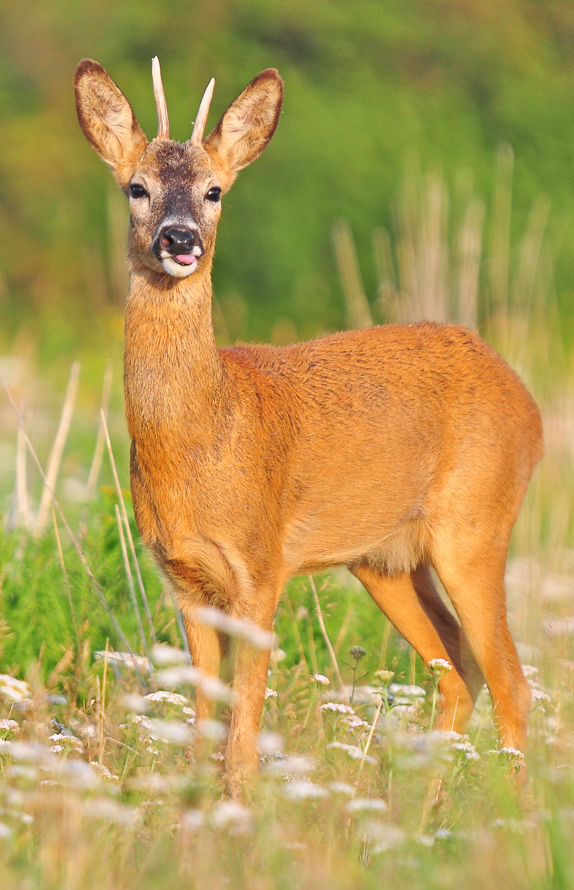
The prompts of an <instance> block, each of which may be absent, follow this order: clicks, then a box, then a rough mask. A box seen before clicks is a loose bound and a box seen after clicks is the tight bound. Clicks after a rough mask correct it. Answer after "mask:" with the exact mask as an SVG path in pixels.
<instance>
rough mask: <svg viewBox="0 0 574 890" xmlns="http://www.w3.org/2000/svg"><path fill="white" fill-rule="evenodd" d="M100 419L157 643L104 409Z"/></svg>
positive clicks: (151, 627)
mask: <svg viewBox="0 0 574 890" xmlns="http://www.w3.org/2000/svg"><path fill="white" fill-rule="evenodd" d="M100 419H101V425H102V428H103V430H104V436H105V440H106V445H107V448H108V455H109V458H110V464H111V467H112V473H113V476H114V484H115V486H116V492H117V495H118V498H119V501H120V505H121V510H122V518H123V521H124V528H125V531H126V536H127V539H128V541H129V544H130V552H131V555H132V560H133V563H134V568H135V572H136V578H137V582H138V587H139V591H140V594H141V598H142V602H143V604H144V609H145V613H146V616H147V620H148V624H149V629H150V633H151V637H152V640H153V642H154V643H155V642H157V639H156V634H155V628H154V626H153V620H152V617H151V609H150V607H149V601H148V598H147V595H146V592H145V586H144V583H143V578H142V575H141V571H140V567H139V562H138V558H137V555H136V548H135V545H134V539H133V536H132V531H131V528H130V523H129V519H128V513H127V510H126V504H125V501H124V495H123V491H122V487H121V485H120V479H119V476H118V471H117V468H116V462H115V459H114V452H113V449H112V442H111V439H110V433H109V430H108V424H107V422H106V415H105V414H104V412H103V411H100Z"/></svg>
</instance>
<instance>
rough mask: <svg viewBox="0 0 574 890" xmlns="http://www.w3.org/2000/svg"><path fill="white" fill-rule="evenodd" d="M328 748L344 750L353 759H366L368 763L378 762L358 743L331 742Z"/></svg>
mask: <svg viewBox="0 0 574 890" xmlns="http://www.w3.org/2000/svg"><path fill="white" fill-rule="evenodd" d="M327 748H336V749H337V750H338V751H344V752H345V754H348V755H349V757H351V758H352V759H353V760H364V761H365V762H366V763H376V762H377V761H376V760H375V758H374V757H371V755H370V754H364V753H363V752H362V751H361V749H360V748H359V747H357V745H345V744H344V743H343V742H331V743H330V744H329V745H327Z"/></svg>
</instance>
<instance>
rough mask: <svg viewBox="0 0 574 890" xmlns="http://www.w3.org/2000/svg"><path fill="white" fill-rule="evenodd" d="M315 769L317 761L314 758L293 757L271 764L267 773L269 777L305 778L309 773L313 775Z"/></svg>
mask: <svg viewBox="0 0 574 890" xmlns="http://www.w3.org/2000/svg"><path fill="white" fill-rule="evenodd" d="M314 769H315V761H314V760H313V758H312V757H302V756H292V757H285V758H284V759H283V760H277V761H275V762H274V763H270V764H269V766H267V768H266V772H267V773H268V774H269V775H280V776H283V777H286V776H305V775H307V774H308V773H312V772H313V770H314Z"/></svg>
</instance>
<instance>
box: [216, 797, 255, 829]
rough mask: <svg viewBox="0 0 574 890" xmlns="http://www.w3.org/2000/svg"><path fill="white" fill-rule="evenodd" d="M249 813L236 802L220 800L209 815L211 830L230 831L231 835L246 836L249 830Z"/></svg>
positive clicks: (250, 817) (250, 818)
mask: <svg viewBox="0 0 574 890" xmlns="http://www.w3.org/2000/svg"><path fill="white" fill-rule="evenodd" d="M251 820H252V816H251V812H250V810H248V809H247V807H246V806H244V805H243V804H242V803H239V801H237V800H221V801H219V803H217V804H216V805H215V807H214V808H213V810H212V811H211V813H210V815H209V823H210V825H211V826H212V827H213V828H219V829H223V830H228V831H231V833H232V834H247V833H248V832H249V831H250V830H251Z"/></svg>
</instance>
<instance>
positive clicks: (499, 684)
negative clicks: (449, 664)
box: [434, 540, 531, 751]
mask: <svg viewBox="0 0 574 890" xmlns="http://www.w3.org/2000/svg"><path fill="white" fill-rule="evenodd" d="M465 544H466V545H467V546H466V547H465ZM490 544H491V546H489V547H483V548H481V550H480V552H477V549H476V543H475V545H474V548H473V547H472V546H471V545H470V542H469V541H464V540H459V541H457V544H456V545H455V546H453V545H452V544H451V546H450V547H449V548H448V549H447V550H443V552H442V553H441V555H440V558H438V559H437V560H435V563H434V565H435V567H436V570H437V572H438V574H439V576H440V579H441V581H442V583H443V584H444V587H445V589H446V591H447V593H448V595H449V597H450V599H451V601H452V603H453V605H454V607H455V609H456V612H457V614H458V617H459V618H460V622H461V625H462V627H463V629H464V632H465V634H466V636H467V639H468V640H469V642H470V645H471V647H472V651H473V653H474V656H475V658H476V661H477V662H478V664H479V665H480V669H481V670H482V672H483V674H484V676H485V679H486V683H487V685H488V688H489V690H490V695H491V698H492V705H493V713H494V721H495V724H496V727H497V729H498V733H499V736H500V740H501V743H502V745H504V746H507V747H512V748H517V749H518V750H520V751H523V750H524V747H525V743H526V725H527V720H528V711H529V707H530V699H531V693H530V687H529V686H528V683H527V681H526V678H525V677H524V673H523V671H522V667H521V664H520V660H519V658H518V654H517V652H516V647H515V645H514V642H513V640H512V637H511V635H510V630H509V628H508V622H507V617H506V594H505V588H504V570H505V565H506V548H502V547H501V544H500V541H498V542H497V543H496V544H493V543H492V542H490Z"/></svg>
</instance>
